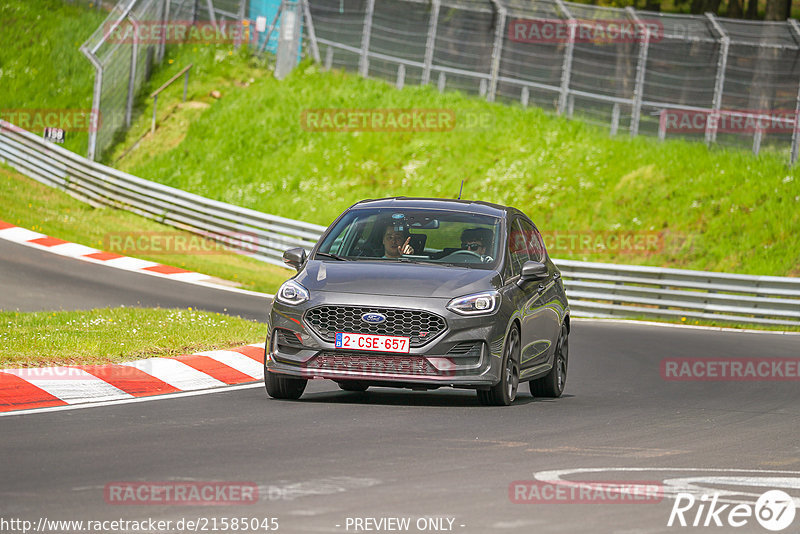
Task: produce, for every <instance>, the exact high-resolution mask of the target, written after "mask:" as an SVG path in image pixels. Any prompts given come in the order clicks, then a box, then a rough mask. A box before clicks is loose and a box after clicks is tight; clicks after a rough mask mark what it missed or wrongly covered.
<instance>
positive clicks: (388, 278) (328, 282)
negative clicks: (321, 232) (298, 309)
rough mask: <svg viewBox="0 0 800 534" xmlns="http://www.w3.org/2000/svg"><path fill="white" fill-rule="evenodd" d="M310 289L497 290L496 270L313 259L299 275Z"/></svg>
mask: <svg viewBox="0 0 800 534" xmlns="http://www.w3.org/2000/svg"><path fill="white" fill-rule="evenodd" d="M296 280H297V282H299V283H300V284H302V285H303V286H304V287H306V288H307V289H308V290H309V291H312V292H314V291H328V292H338V293H365V294H368V295H386V296H404V297H437V298H452V297H458V296H461V295H468V294H470V293H476V292H478V291H486V290H488V289H497V288H498V287H499V286H500V284H501V280H500V275H499V274H498V273H497V271H494V270H484V269H470V268H467V267H453V266H449V265H448V266H444V265H442V266H440V265H423V264H408V263H377V262H338V261H337V262H327V261H319V260H309V261H308V263H307V264H306V266H305V268H304V269H303V270H302V271H301V272H300V274H299V275H298V276H297V278H296Z"/></svg>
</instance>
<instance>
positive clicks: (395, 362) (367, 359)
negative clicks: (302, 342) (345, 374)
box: [307, 352, 438, 376]
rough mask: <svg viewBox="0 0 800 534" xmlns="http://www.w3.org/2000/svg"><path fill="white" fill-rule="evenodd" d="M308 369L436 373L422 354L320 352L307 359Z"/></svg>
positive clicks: (371, 372) (374, 372)
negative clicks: (394, 354)
mask: <svg viewBox="0 0 800 534" xmlns="http://www.w3.org/2000/svg"><path fill="white" fill-rule="evenodd" d="M307 367H308V368H309V369H319V370H321V371H349V372H352V373H358V374H363V375H375V374H383V375H386V374H388V375H423V376H432V375H437V374H438V373H437V371H436V368H435V367H434V366H433V365H431V363H430V362H429V361H428V360H427V359H426V358H423V357H422V356H389V355H384V354H363V353H353V352H335V353H334V352H321V353H319V354H318V355H317V356H315V357H313V358H312V359H311V360H309V362H308V364H307Z"/></svg>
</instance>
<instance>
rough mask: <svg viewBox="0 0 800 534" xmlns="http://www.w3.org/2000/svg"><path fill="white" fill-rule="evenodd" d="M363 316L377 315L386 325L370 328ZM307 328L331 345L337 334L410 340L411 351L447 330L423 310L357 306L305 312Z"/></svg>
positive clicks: (437, 317) (433, 315) (432, 314)
mask: <svg viewBox="0 0 800 534" xmlns="http://www.w3.org/2000/svg"><path fill="white" fill-rule="evenodd" d="M365 313H380V314H383V315H384V316H386V321H384V322H382V323H380V324H370V323H366V322H364V321H362V320H361V316H362V315H364V314H365ZM305 320H306V324H308V326H309V327H310V328H311V330H313V331H314V332H315V333H316V334H317V335H318V336H319V337H321V338H322V339H324V340H325V341H327V342H329V343H333V341H334V337H335V335H336V332H349V333H353V334H374V335H381V336H402V337H408V338H411V340H410V346H411V347H422V346H424V345H426V344H427V343H429V342H430V341H431V340H433V339H434V338H435V337H436V336H438V335H439V334H441V333H442V332H444V331H445V329H446V328H447V324H446V323H445V322H444V319H443V318H441V317H439V316H438V315H436V314H434V313H430V312H426V311H422V310H407V309H397V308H366V307H358V306H318V307H316V308H312V309H310V310H308V311H307V312H306V316H305Z"/></svg>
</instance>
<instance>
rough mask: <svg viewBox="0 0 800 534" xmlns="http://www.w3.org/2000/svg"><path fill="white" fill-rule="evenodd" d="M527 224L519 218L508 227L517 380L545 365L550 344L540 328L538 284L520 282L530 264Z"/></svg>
mask: <svg viewBox="0 0 800 534" xmlns="http://www.w3.org/2000/svg"><path fill="white" fill-rule="evenodd" d="M524 222H526V221H525V220H524V219H522V218H521V217H515V218H514V219H513V221H512V222H511V225H510V226H509V232H508V258H509V261H508V265H509V266H510V268H511V269H512V272H511V273H510V274H511V275H512V276H513V280H514V284H515V286H516V288H517V291H518V301H517V309H518V311H519V317H520V323H521V325H522V328H521V331H520V345H521V347H520V378H524V377H525V376H526V375H530V374H532V373H536V372H537V368H538V367H540V366H542V365H543V364H546V358H547V350H548V349H549V348H550V341H549V340H548V338H547V336H546V331H547V329H546V328H545V327H544V326H543V319H542V318H543V316H544V315H545V313H546V311H545V310H544V309H543V301H542V292H541V291H540V290H539V283H538V282H524V283H522V282H520V279H519V275H520V274H521V271H522V266H523V265H524V264H525V262H526V261H528V260H530V259H531V257H530V254H529V251H528V250H529V248H530V234H531V230H532V225H531V226H530V227H528V226H523V223H524Z"/></svg>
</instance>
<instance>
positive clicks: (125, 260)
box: [105, 256, 158, 271]
mask: <svg viewBox="0 0 800 534" xmlns="http://www.w3.org/2000/svg"><path fill="white" fill-rule="evenodd" d="M105 264H106V265H110V266H111V267H116V268H118V269H125V270H128V271H135V270H139V269H144V268H145V267H154V266H156V265H158V264H157V263H156V262H154V261H147V260H140V259H139V258H131V257H129V256H123V257H121V258H114V259H113V260H106V261H105Z"/></svg>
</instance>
